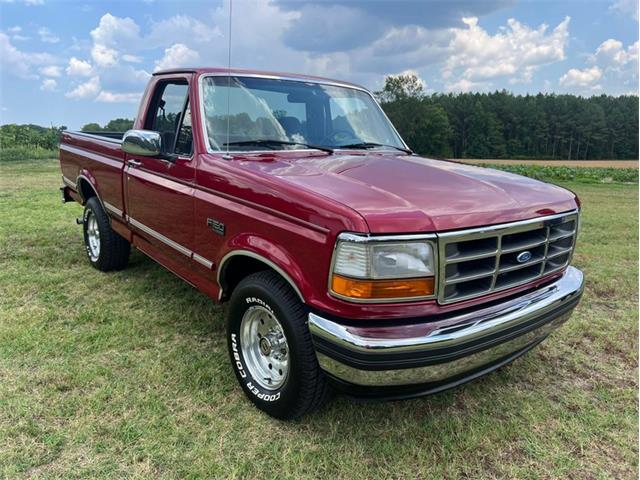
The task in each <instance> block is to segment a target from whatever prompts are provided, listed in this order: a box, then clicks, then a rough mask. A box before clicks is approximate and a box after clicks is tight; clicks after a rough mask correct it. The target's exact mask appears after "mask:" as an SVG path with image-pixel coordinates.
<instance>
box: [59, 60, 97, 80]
mask: <svg viewBox="0 0 640 480" xmlns="http://www.w3.org/2000/svg"><path fill="white" fill-rule="evenodd" d="M65 72H67V75H71V76H78V77H88V76H90V75H91V74H92V73H93V67H92V66H91V64H90V63H89V62H87V61H85V60H80V59H78V58H76V57H71V58H70V59H69V65H68V66H67V68H66V69H65Z"/></svg>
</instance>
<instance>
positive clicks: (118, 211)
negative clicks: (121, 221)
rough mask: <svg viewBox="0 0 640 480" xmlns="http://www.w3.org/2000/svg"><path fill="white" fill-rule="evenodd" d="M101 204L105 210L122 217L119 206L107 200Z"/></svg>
mask: <svg viewBox="0 0 640 480" xmlns="http://www.w3.org/2000/svg"><path fill="white" fill-rule="evenodd" d="M102 203H103V205H104V206H105V208H106V209H107V210H109V211H110V212H111V213H115V214H116V215H117V216H119V217H121V218H122V214H123V212H122V210H120V209H119V208H116V207H114V206H113V205H111V204H110V203H109V202H102Z"/></svg>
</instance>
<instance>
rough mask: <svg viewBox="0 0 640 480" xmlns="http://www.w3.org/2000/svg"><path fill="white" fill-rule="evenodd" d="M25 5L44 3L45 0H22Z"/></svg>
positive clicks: (6, 1)
mask: <svg viewBox="0 0 640 480" xmlns="http://www.w3.org/2000/svg"><path fill="white" fill-rule="evenodd" d="M14 1H15V0H0V3H14ZM20 1H21V3H24V4H25V5H29V6H32V5H44V0H20Z"/></svg>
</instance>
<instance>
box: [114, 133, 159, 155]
mask: <svg viewBox="0 0 640 480" xmlns="http://www.w3.org/2000/svg"><path fill="white" fill-rule="evenodd" d="M122 150H124V151H125V152H127V153H130V154H131V155H140V156H143V157H157V156H159V155H160V154H161V153H162V137H161V136H160V134H159V133H158V132H154V131H152V130H129V131H127V132H126V133H125V134H124V136H123V137H122Z"/></svg>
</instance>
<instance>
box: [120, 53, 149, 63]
mask: <svg viewBox="0 0 640 480" xmlns="http://www.w3.org/2000/svg"><path fill="white" fill-rule="evenodd" d="M122 60H123V61H125V62H129V63H140V62H142V60H144V59H143V58H142V57H140V56H138V55H130V54H128V53H125V54H124V55H122Z"/></svg>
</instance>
